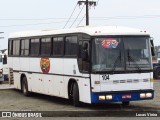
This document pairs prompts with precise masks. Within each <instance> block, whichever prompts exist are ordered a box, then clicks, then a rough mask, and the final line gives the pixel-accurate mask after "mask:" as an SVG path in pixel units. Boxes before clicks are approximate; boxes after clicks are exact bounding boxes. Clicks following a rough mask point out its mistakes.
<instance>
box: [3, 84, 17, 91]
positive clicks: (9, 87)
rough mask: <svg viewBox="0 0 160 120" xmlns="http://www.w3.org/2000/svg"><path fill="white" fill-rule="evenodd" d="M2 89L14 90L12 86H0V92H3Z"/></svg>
mask: <svg viewBox="0 0 160 120" xmlns="http://www.w3.org/2000/svg"><path fill="white" fill-rule="evenodd" d="M3 89H14V85H9V84H0V90H3Z"/></svg>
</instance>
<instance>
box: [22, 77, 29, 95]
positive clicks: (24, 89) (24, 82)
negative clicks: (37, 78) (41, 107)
mask: <svg viewBox="0 0 160 120" xmlns="http://www.w3.org/2000/svg"><path fill="white" fill-rule="evenodd" d="M21 89H22V93H23V94H24V95H25V96H29V95H30V92H29V91H28V83H27V78H26V77H23V79H22V88H21Z"/></svg>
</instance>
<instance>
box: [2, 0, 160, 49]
mask: <svg viewBox="0 0 160 120" xmlns="http://www.w3.org/2000/svg"><path fill="white" fill-rule="evenodd" d="M77 1H78V0H0V5H1V7H0V32H4V34H0V37H5V38H4V39H0V49H4V48H7V44H8V35H9V33H11V32H15V31H24V30H37V29H38V30H39V29H62V28H63V27H64V25H65V23H66V22H67V20H68V18H69V16H70V15H71V13H72V11H73V9H74V8H75V6H76V3H77ZM95 1H98V0H95ZM159 6H160V0H99V3H98V5H97V6H96V7H95V8H94V7H92V8H90V25H92V26H101V25H120V26H128V27H133V28H141V29H144V30H147V31H149V33H150V34H151V36H152V37H153V38H154V41H155V45H160V32H159V31H160V7H159ZM81 9H82V6H80V7H79V6H77V8H76V10H75V13H74V14H73V16H72V19H71V21H70V22H69V23H68V25H67V26H66V28H69V27H70V26H71V25H72V23H73V21H74V18H76V17H77V15H78V13H79V12H80V10H81ZM84 15H85V9H83V11H82V12H81V14H80V16H79V18H78V19H77V21H76V22H75V24H74V25H73V26H72V27H77V25H78V24H79V22H80V20H82V18H83V16H84ZM84 25H85V19H84V20H83V21H82V22H81V24H80V26H84Z"/></svg>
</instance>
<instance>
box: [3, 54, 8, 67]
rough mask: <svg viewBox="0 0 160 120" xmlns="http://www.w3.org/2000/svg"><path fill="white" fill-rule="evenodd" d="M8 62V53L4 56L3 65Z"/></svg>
mask: <svg viewBox="0 0 160 120" xmlns="http://www.w3.org/2000/svg"><path fill="white" fill-rule="evenodd" d="M5 64H7V55H4V57H3V65H5Z"/></svg>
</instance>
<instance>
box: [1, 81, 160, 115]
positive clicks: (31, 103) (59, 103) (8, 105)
mask: <svg viewBox="0 0 160 120" xmlns="http://www.w3.org/2000/svg"><path fill="white" fill-rule="evenodd" d="M0 86H1V85H0ZM154 90H155V98H154V99H153V100H146V101H133V102H131V103H130V105H129V106H122V105H121V103H108V104H93V105H90V104H82V106H81V107H74V106H73V105H72V103H71V102H70V101H69V100H66V99H62V98H58V97H53V96H47V95H41V94H36V93H33V94H32V95H31V96H30V97H25V96H23V94H22V93H21V92H20V91H19V90H14V89H1V90H0V111H59V112H66V111H67V112H68V113H69V116H70V115H73V116H74V114H75V116H76V114H79V113H82V112H83V113H84V114H85V113H86V114H90V115H91V116H95V117H98V116H101V117H103V116H104V117H107V114H106V115H104V114H99V115H97V116H96V114H95V112H96V111H105V112H106V111H108V113H109V112H111V113H110V114H108V117H113V116H114V115H115V114H117V113H121V112H124V113H126V115H127V114H129V113H130V112H145V111H150V112H152V113H154V112H160V80H156V81H154ZM57 114H58V113H57ZM66 114H67V113H66ZM57 116H58V115H57ZM65 116H66V115H65ZM80 116H81V115H80ZM122 116H123V117H125V116H124V114H123V115H122ZM60 117H62V116H60ZM81 117H83V115H82V116H81Z"/></svg>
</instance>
